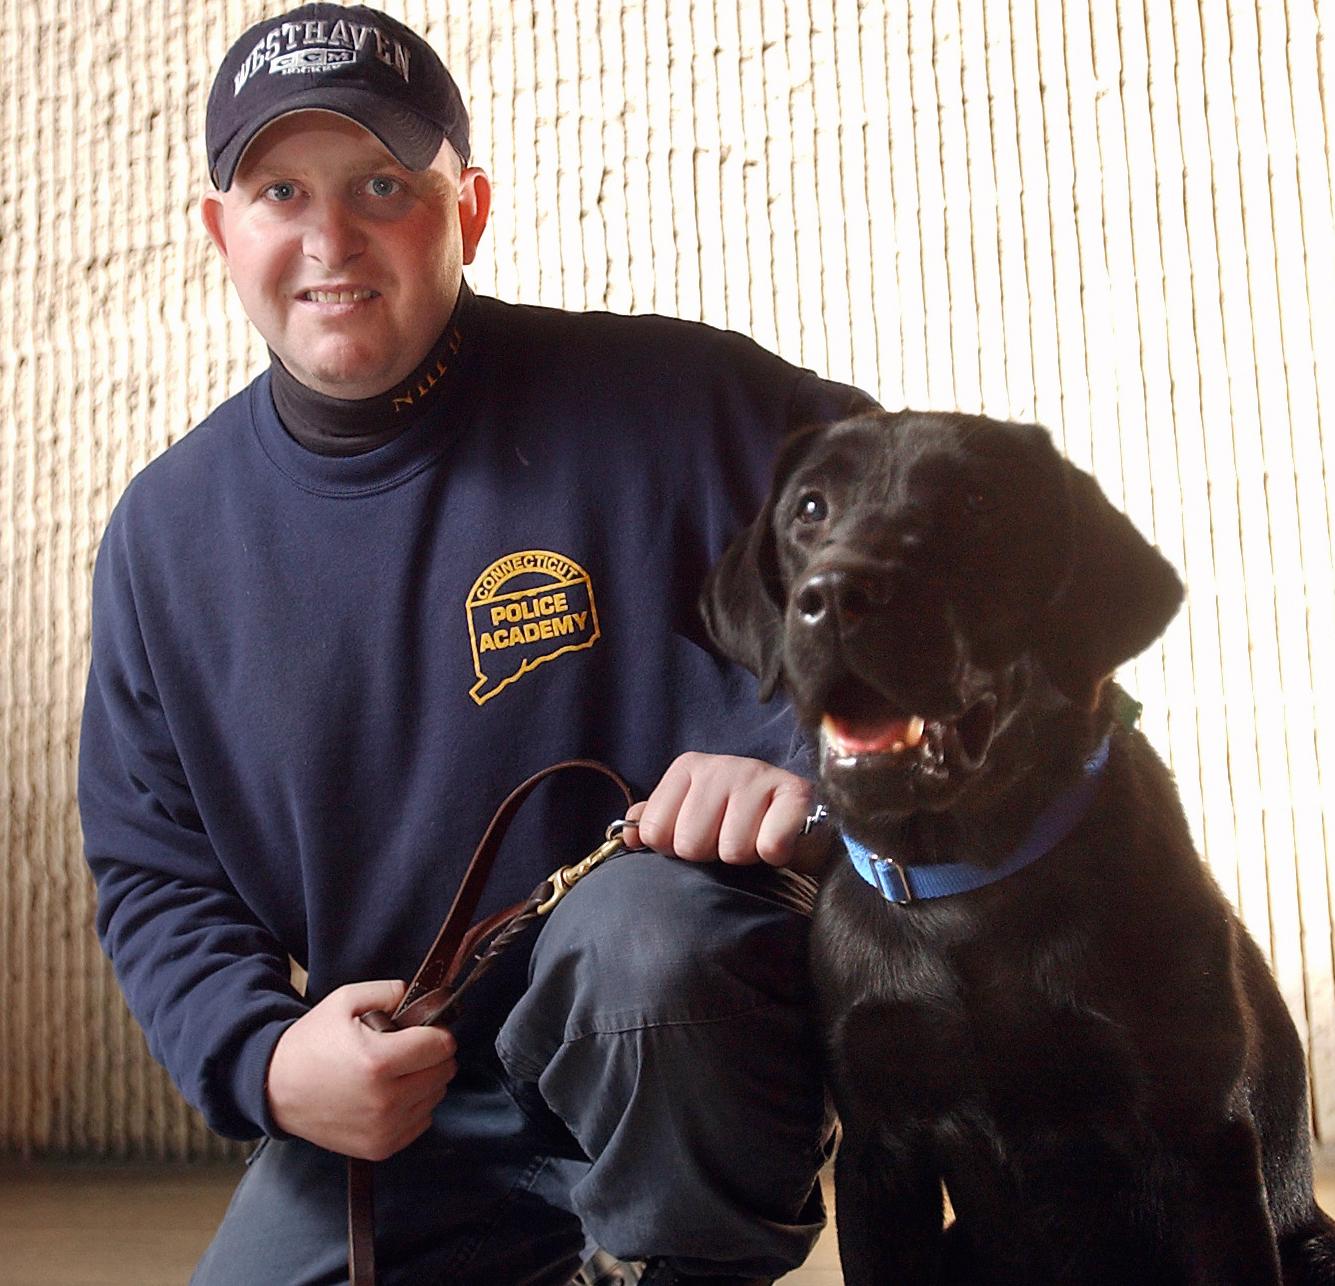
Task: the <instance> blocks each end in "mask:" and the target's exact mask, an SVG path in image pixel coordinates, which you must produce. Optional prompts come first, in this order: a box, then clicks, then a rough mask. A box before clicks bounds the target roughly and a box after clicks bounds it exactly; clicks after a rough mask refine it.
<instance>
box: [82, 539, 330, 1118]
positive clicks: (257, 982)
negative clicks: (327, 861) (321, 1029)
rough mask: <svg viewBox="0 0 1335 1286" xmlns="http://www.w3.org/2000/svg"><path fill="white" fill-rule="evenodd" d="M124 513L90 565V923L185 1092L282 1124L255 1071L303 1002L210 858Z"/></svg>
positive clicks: (86, 747)
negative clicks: (162, 695)
mask: <svg viewBox="0 0 1335 1286" xmlns="http://www.w3.org/2000/svg"><path fill="white" fill-rule="evenodd" d="M132 567H133V559H132V557H131V554H130V550H129V548H128V546H127V537H126V530H125V523H124V522H121V521H118V519H117V517H113V519H112V523H111V525H110V526H109V528H108V531H107V535H106V536H105V538H104V540H103V543H102V547H101V550H100V551H99V554H98V559H97V564H96V568H95V570H94V575H93V641H92V666H91V670H90V674H89V679H88V690H87V696H86V700H85V704H84V714H83V729H82V735H81V738H80V746H79V788H78V790H79V810H80V816H81V819H82V823H83V832H84V848H85V853H86V856H87V860H88V864H89V866H90V868H91V870H92V873H93V877H94V879H95V881H96V884H97V897H98V906H97V932H98V936H99V938H100V939H101V942H102V946H103V949H104V950H105V951H106V953H107V955H108V956H109V957H110V959H111V962H112V965H113V967H114V969H115V972H116V976H117V979H118V981H119V983H120V986H121V989H122V991H123V992H124V994H125V998H126V1000H127V1002H128V1004H129V1006H130V1009H131V1011H132V1013H133V1014H134V1016H135V1018H136V1019H137V1020H138V1022H139V1024H140V1026H141V1027H142V1028H143V1030H144V1033H145V1035H146V1036H147V1038H148V1045H149V1049H150V1051H151V1052H152V1054H153V1056H154V1057H155V1058H156V1059H157V1060H158V1061H159V1062H160V1063H162V1064H163V1065H164V1066H165V1067H166V1069H167V1071H168V1072H169V1074H170V1075H171V1077H172V1079H173V1080H174V1081H175V1083H176V1085H177V1087H178V1088H179V1089H180V1091H181V1093H182V1094H183V1095H184V1096H185V1098H186V1099H187V1100H188V1101H189V1102H190V1103H191V1104H192V1105H193V1106H195V1107H196V1108H198V1109H199V1110H200V1111H201V1112H202V1113H203V1116H204V1119H205V1120H206V1121H207V1123H208V1125H209V1127H210V1128H211V1129H213V1130H215V1131H216V1132H217V1133H219V1134H222V1135H225V1136H227V1137H230V1138H253V1137H255V1136H256V1135H258V1134H281V1131H279V1130H278V1129H277V1128H276V1126H275V1125H274V1122H273V1120H272V1118H271V1116H270V1115H269V1111H268V1106H267V1101H266V1096H265V1077H266V1074H267V1071H268V1065H269V1058H270V1056H271V1055H272V1053H273V1047H274V1045H275V1044H276V1042H277V1040H278V1037H279V1036H280V1035H281V1034H282V1032H283V1031H284V1030H285V1029H286V1027H287V1026H288V1025H289V1024H290V1023H291V1022H293V1021H294V1020H295V1019H296V1018H298V1017H300V1016H301V1014H302V1013H304V1012H305V1011H306V1008H307V1006H306V1004H305V1002H304V1001H303V1000H302V999H301V998H300V997H299V996H298V995H297V994H296V992H295V991H294V990H293V988H292V986H291V983H290V981H289V964H288V958H287V954H286V952H285V951H284V950H283V948H282V946H281V945H280V944H279V943H278V942H277V941H276V939H275V938H274V937H273V935H272V934H271V933H269V932H267V931H266V930H265V929H264V928H263V927H262V925H261V924H260V923H259V922H258V920H257V917H256V916H255V915H254V914H253V912H252V911H251V910H250V909H249V908H248V907H247V906H246V904H245V903H244V902H243V901H242V900H241V898H240V897H239V896H238V894H237V892H236V890H235V888H234V887H233V886H232V883H231V881H230V880H229V879H228V878H227V876H226V874H225V872H224V871H223V869H222V867H221V866H220V864H219V862H218V860H217V857H216V855H215V853H214V851H213V848H212V846H211V844H210V842H209V836H208V833H207V831H206V828H205V827H204V825H203V823H202V821H201V819H200V816H199V813H198V811H197V809H196V807H195V803H194V800H193V798H192V794H191V789H190V782H189V781H188V780H187V777H186V774H185V772H184V770H183V768H182V766H181V762H180V760H179V757H178V755H177V753H176V750H175V747H174V745H173V741H172V734H171V727H170V722H171V720H170V717H169V715H168V712H166V711H165V710H164V709H163V706H162V703H161V701H160V699H159V696H158V692H157V688H156V686H155V683H154V677H153V672H152V666H151V664H150V659H149V656H148V654H147V650H146V648H145V645H144V641H143V635H142V632H141V628H140V622H139V617H138V612H137V610H136V603H135V595H134V586H133V577H132V574H131V569H132Z"/></svg>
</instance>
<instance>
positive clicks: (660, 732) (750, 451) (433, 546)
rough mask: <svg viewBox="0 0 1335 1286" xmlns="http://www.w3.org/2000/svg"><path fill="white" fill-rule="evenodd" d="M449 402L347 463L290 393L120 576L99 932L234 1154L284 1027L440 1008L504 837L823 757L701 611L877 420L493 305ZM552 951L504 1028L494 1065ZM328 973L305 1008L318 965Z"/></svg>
mask: <svg viewBox="0 0 1335 1286" xmlns="http://www.w3.org/2000/svg"><path fill="white" fill-rule="evenodd" d="M457 321H458V324H459V340H460V342H459V343H458V345H457V351H454V352H453V353H452V354H451V355H450V357H449V358H448V359H447V361H445V362H443V363H442V369H441V370H440V371H439V372H438V373H437V378H436V379H435V380H434V381H433V382H432V383H430V384H429V385H428V384H424V385H423V386H422V388H421V396H423V397H430V398H432V399H434V400H435V401H436V403H437V407H438V409H437V411H436V413H434V414H432V415H425V416H420V417H419V418H417V419H416V420H415V421H414V423H413V424H412V426H411V427H410V428H409V429H408V430H407V431H405V432H404V433H403V434H402V435H400V436H399V437H397V438H395V439H394V440H393V441H391V442H390V443H389V444H388V445H385V446H382V447H379V448H377V449H376V450H373V451H370V452H368V453H366V454H364V455H360V456H356V457H352V458H337V457H329V456H322V455H317V454H315V453H314V452H311V451H308V450H307V449H305V448H304V447H301V446H299V445H298V444H297V443H296V442H295V441H294V440H293V439H292V438H291V437H290V436H288V434H287V433H286V432H285V430H284V428H283V426H282V423H281V421H280V420H279V418H278V416H277V414H276V412H275V409H274V405H273V400H272V398H271V396H270V392H269V379H270V377H269V375H268V373H267V372H266V373H265V374H264V375H262V376H260V377H259V378H258V379H257V380H256V381H255V382H254V383H252V384H251V385H250V386H249V387H248V388H246V389H245V390H244V391H243V392H241V393H240V394H239V395H237V396H236V397H234V398H232V399H231V400H229V401H228V402H226V403H224V404H223V405H222V406H220V407H219V408H218V409H217V410H216V411H215V412H214V414H213V415H211V416H210V417H209V418H208V419H207V420H206V421H205V422H204V423H203V424H201V425H199V426H198V427H197V428H196V429H194V430H193V431H192V432H191V433H189V434H187V435H186V436H185V437H184V438H183V439H182V440H181V441H180V442H178V443H176V444H175V445H174V446H172V447H171V448H170V449H169V450H167V451H166V452H165V453H164V454H163V455H161V456H160V457H159V458H158V459H156V460H155V461H153V462H152V463H151V464H150V465H149V466H148V467H147V468H145V469H144V470H143V471H142V472H141V473H140V474H139V475H138V476H137V477H136V478H135V480H134V481H133V482H132V483H131V485H130V487H129V488H128V489H127V491H126V493H125V495H124V497H123V498H122V500H121V502H120V504H119V505H118V506H117V508H116V510H115V513H114V514H113V516H112V518H111V521H110V524H109V526H108V529H107V532H106V535H105V537H104V539H103V542H102V547H101V550H100V553H99V555H98V560H97V566H96V571H95V575H94V587H93V657H92V668H91V674H90V678H89V684H88V692H87V700H86V705H85V711H84V722H83V736H82V743H81V746H80V770H79V802H80V808H81V812H82V818H83V827H84V837H85V845H86V851H87V856H88V861H89V864H90V866H91V868H92V871H93V874H94V876H95V878H96V881H97V886H98V899H99V902H98V916H97V928H98V932H99V935H100V937H101V939H102V942H103V945H104V947H105V949H106V951H107V953H108V954H109V956H110V958H111V960H112V962H113V964H114V967H115V970H116V973H117V976H118V979H119V981H120V984H121V987H122V989H123V990H124V993H125V996H126V998H127V1000H128V1002H129V1004H130V1007H131V1009H132V1010H133V1012H134V1014H135V1016H136V1018H137V1019H138V1021H139V1022H140V1024H141V1025H142V1026H143V1028H144V1031H145V1032H146V1034H147V1037H148V1041H149V1046H150V1048H151V1050H152V1052H153V1054H154V1056H155V1057H156V1058H157V1059H159V1061H161V1062H162V1063H163V1064H164V1065H165V1066H166V1067H167V1069H168V1071H169V1072H170V1074H171V1075H172V1077H173V1079H174V1080H175V1081H176V1083H177V1085H178V1086H179V1087H180V1089H181V1091H182V1092H183V1094H184V1095H185V1097H186V1098H187V1099H188V1100H189V1101H190V1102H191V1103H192V1104H194V1105H195V1106H196V1107H198V1108H199V1109H201V1111H202V1112H203V1114H204V1116H205V1118H206V1120H207V1121H208V1123H209V1125H210V1126H211V1127H212V1128H213V1129H215V1130H216V1131H218V1132H219V1133H221V1134H224V1135H229V1136H233V1137H242V1138H244V1137H253V1136H254V1135H256V1134H257V1133H264V1132H269V1133H277V1130H276V1127H275V1126H274V1124H273V1121H272V1119H271V1118H270V1116H269V1113H268V1110H267V1106H266V1103H265V1094H264V1079H265V1074H266V1069H267V1066H268V1061H269V1057H270V1055H271V1054H272V1051H273V1047H274V1044H275V1042H276V1041H277V1039H278V1037H279V1036H280V1035H281V1033H282V1031H283V1030H284V1028H285V1027H286V1026H287V1025H288V1024H289V1023H291V1022H292V1021H294V1020H295V1019H296V1018H298V1017H299V1016H300V1015H301V1014H302V1013H303V1012H305V1010H306V1008H307V1007H308V1006H309V1005H310V1004H311V1003H312V1002H314V1001H316V1000H318V999H320V998H321V997H322V996H324V995H327V994H328V993H329V992H330V991H332V990H333V989H334V988H336V987H338V986H340V985H341V984H343V983H347V982H351V981H357V980H363V979H370V978H387V977H397V978H407V977H410V976H411V974H412V972H413V970H414V969H415V967H416V965H417V963H418V961H419V960H420V958H421V956H422V955H423V953H424V952H425V950H426V949H427V947H428V946H429V945H430V943H431V940H432V938H433V937H434V935H435V932H436V930H437V928H438V927H439V925H440V922H441V920H442V918H443V916H444V914H445V912H446V910H447V909H448V906H449V903H450V900H451V898H452V897H453V894H454V892H455V889H456V887H457V885H458V882H459V879H460V877H461V875H462V871H463V867H464V865H465V863H466V861H467V859H468V856H469V854H470V852H471V850H472V847H473V845H474V843H475V842H476V841H477V839H478V837H479V836H480V834H481V831H482V828H483V827H484V826H485V824H486V821H487V819H488V818H489V816H490V814H491V812H492V810H493V808H494V807H495V806H496V804H497V803H499V801H500V800H501V799H502V798H503V797H504V796H505V795H506V794H507V793H508V792H509V790H510V789H511V788H512V787H513V786H515V785H516V784H517V783H518V782H520V781H521V780H523V779H524V778H525V777H526V776H528V775H529V774H530V773H532V772H534V771H535V770H537V769H539V768H541V767H544V766H546V765H547V764H549V763H552V762H554V761H556V760H560V759H566V758H569V757H572V756H591V757H594V758H598V759H602V760H604V761H606V762H608V763H610V764H611V765H612V766H614V767H615V768H617V769H618V770H619V771H620V772H622V773H623V774H624V775H625V776H626V777H627V778H628V779H629V780H630V782H631V783H632V785H633V786H634V787H635V789H636V790H637V792H638V794H639V796H640V797H644V796H645V795H647V794H648V792H649V791H650V790H651V789H652V788H653V786H654V785H655V784H656V783H657V781H658V779H659V777H660V776H661V775H662V773H663V771H664V770H665V769H666V767H667V766H668V764H669V763H670V762H671V760H672V759H673V758H674V757H675V756H676V755H678V754H679V753H681V752H682V751H684V750H689V749H694V750H706V751H713V752H719V753H731V754H742V755H751V756H755V757H758V758H764V759H768V760H770V761H771V762H776V763H783V762H787V761H788V759H789V757H790V755H791V754H792V752H793V746H794V732H793V726H792V723H791V721H790V719H789V717H788V715H787V713H786V711H784V710H783V709H781V708H780V707H779V706H778V705H777V704H774V703H771V704H770V705H769V706H761V705H760V704H759V703H758V702H757V700H756V693H755V686H754V682H753V681H752V679H751V678H750V676H749V675H746V674H745V673H744V672H742V671H741V670H739V669H738V668H736V667H735V666H732V665H731V664H729V663H726V662H724V661H722V660H720V659H719V658H718V657H717V656H715V655H713V654H712V653H711V651H710V650H709V647H708V643H707V641H706V639H705V638H704V636H703V633H702V628H701V625H700V622H699V618H698V615H697V612H696V607H695V600H696V597H697V595H698V592H699V588H700V585H701V581H702V579H703V576H704V574H705V572H706V570H707V569H708V567H709V566H710V565H711V563H712V562H713V561H714V560H715V559H716V558H717V556H718V555H719V554H720V552H721V551H722V549H723V546H724V544H725V543H726V541H727V539H728V538H729V536H730V535H731V534H732V533H733V532H734V531H735V530H736V529H737V528H738V527H739V526H740V525H741V524H742V523H743V522H745V521H746V520H748V519H749V518H750V516H751V515H752V514H753V513H754V512H755V511H756V509H757V508H758V506H759V504H760V502H761V500H762V498H763V495H764V491H765V487H766V484H767V480H768V473H769V466H770V461H771V458H772V455H773V452H774V448H775V446H776V443H777V442H778V441H779V439H780V438H781V437H782V436H783V435H784V434H785V433H786V432H787V431H788V430H790V429H791V428H794V427H797V426H800V425H802V424H805V423H811V422H814V421H816V420H825V419H832V418H836V417H838V416H840V415H843V414H847V413H848V412H849V411H850V410H851V409H853V407H854V405H855V403H856V402H857V400H858V398H859V396H860V395H858V394H856V393H855V392H854V391H853V390H850V389H848V388H846V387H844V386H841V385H835V384H829V383H825V382H822V381H820V380H818V379H816V377H815V376H813V375H812V374H811V373H810V372H806V371H801V370H798V369H796V368H794V367H792V366H789V365H787V364H786V363H784V362H782V361H780V360H779V359H778V358H776V357H774V356H773V355H771V354H769V353H767V352H765V351H764V350H762V349H760V348H758V347H757V346H756V345H755V344H753V343H752V342H751V341H749V340H747V339H744V338H742V337H740V336H738V335H734V334H729V333H721V332H718V331H715V330H712V329H710V328H708V327H705V326H700V325H695V324H689V323H683V322H677V321H670V320H667V319H664V318H658V317H644V318H624V317H613V316H608V315H604V314H566V313H560V312H555V311H551V310H546V309H539V308H529V307H519V306H513V305H507V304H503V303H500V302H497V301H495V300H490V299H483V298H474V297H471V296H469V295H468V294H467V293H465V295H464V297H463V299H462V301H461V304H460V309H459V314H458V317H457ZM620 810H621V805H620V804H619V801H618V797H617V796H616V795H615V794H614V793H613V792H612V791H611V790H610V789H604V788H602V787H599V786H596V785H593V784H591V782H590V781H588V780H580V781H578V782H576V781H573V780H568V781H558V782H556V783H553V784H551V785H549V786H544V787H543V788H542V790H541V791H540V792H539V794H538V796H536V797H535V799H534V800H532V801H531V802H530V803H529V804H528V805H527V806H526V808H525V810H524V811H523V812H522V813H521V815H520V817H519V820H518V821H517V822H516V824H515V826H514V827H513V829H512V831H511V835H510V838H509V840H508V841H507V844H506V847H505V849H504V851H503V853H502V856H501V858H500V860H499V861H498V863H497V865H496V867H495V870H494V872H493V874H492V877H491V880H490V883H489V885H488V889H487V894H486V898H485V902H484V905H483V907H482V908H481V911H482V912H483V913H485V912H488V911H490V910H494V909H496V908H498V907H500V906H503V905H505V904H507V903H509V902H513V901H517V900H519V899H520V898H522V897H524V896H525V895H526V894H527V893H528V892H529V891H530V890H531V889H532V888H533V887H534V886H535V885H536V884H537V883H538V882H539V880H541V879H542V877H543V876H545V875H546V874H548V873H549V872H550V871H551V870H552V869H553V868H554V867H555V866H558V865H561V864H563V863H566V862H570V861H573V860H575V859H577V858H578V857H581V856H583V855H584V853H586V852H587V851H588V850H589V849H591V848H592V847H594V845H595V844H596V843H597V842H598V840H599V839H600V836H601V831H602V829H603V827H604V826H605V825H606V823H607V822H608V821H609V820H610V819H611V818H612V817H614V816H617V815H619V813H620ZM520 954H521V953H516V959H514V960H512V961H510V962H509V963H508V965H507V968H505V969H500V970H498V971H497V972H496V975H495V979H494V981H493V979H491V978H489V979H488V980H487V984H488V985H487V988H486V989H483V988H479V990H478V993H475V994H474V995H472V996H470V1002H469V1006H468V1010H467V1013H466V1015H465V1018H464V1019H463V1020H462V1021H461V1023H460V1024H459V1025H458V1026H457V1027H456V1032H457V1034H458V1035H459V1038H460V1041H461V1045H464V1046H467V1045H468V1044H469V1043H470V1042H473V1043H474V1044H477V1043H487V1042H489V1039H490V1037H491V1035H492V1034H494V1032H495V1030H496V1029H497V1028H498V1027H499V1024H500V1022H501V1020H502V1019H503V1017H504V1013H505V1011H506V1009H507V1007H508V1005H509V1004H510V1003H511V1002H512V1000H513V997H514V994H515V988H517V987H518V986H521V985H522V973H523V961H522V959H519V958H518V957H519V955H520ZM289 955H291V956H292V957H293V958H295V959H296V960H297V961H298V962H299V963H300V964H301V965H303V966H304V967H305V968H306V969H307V970H308V971H309V982H308V990H307V993H306V996H305V997H302V996H299V995H298V994H297V993H296V992H295V991H294V990H293V989H292V987H291V985H290V982H289V963H288V956H289Z"/></svg>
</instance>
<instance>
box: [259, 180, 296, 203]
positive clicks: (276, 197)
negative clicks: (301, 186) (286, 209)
mask: <svg viewBox="0 0 1335 1286" xmlns="http://www.w3.org/2000/svg"><path fill="white" fill-rule="evenodd" d="M264 195H265V196H266V197H268V198H269V200H270V201H280V202H281V201H290V200H292V198H293V197H294V196H296V195H297V185H296V184H295V183H288V182H287V181H286V180H283V181H282V182H279V183H270V184H269V186H268V187H267V188H265V189H264Z"/></svg>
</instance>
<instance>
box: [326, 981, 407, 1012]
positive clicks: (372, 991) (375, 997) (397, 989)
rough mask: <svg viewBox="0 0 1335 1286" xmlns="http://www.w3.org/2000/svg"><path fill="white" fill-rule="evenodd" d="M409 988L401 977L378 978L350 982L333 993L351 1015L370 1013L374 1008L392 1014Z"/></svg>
mask: <svg viewBox="0 0 1335 1286" xmlns="http://www.w3.org/2000/svg"><path fill="white" fill-rule="evenodd" d="M407 990H408V984H407V983H406V982H403V981H402V980H401V979H399V978H378V979H374V980H373V981H371V982H350V983H348V984H346V985H345V986H342V987H339V988H338V990H337V991H336V992H334V993H333V994H334V995H336V996H338V997H339V999H340V1001H341V1002H342V1004H343V1005H344V1006H345V1007H346V1012H347V1013H348V1015H349V1016H350V1017H353V1018H355V1017H357V1016H358V1015H359V1014H365V1013H369V1012H370V1011H371V1010H373V1009H380V1010H383V1011H384V1012H385V1013H387V1014H392V1013H393V1012H394V1010H395V1009H396V1008H397V1006H398V1003H399V1001H401V1000H402V999H403V995H404V993H405V992H406V991H407Z"/></svg>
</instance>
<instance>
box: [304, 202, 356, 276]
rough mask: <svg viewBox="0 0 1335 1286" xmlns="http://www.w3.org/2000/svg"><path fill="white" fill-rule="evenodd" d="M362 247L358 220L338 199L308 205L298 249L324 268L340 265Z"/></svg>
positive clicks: (338, 266)
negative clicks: (307, 215) (307, 213)
mask: <svg viewBox="0 0 1335 1286" xmlns="http://www.w3.org/2000/svg"><path fill="white" fill-rule="evenodd" d="M365 248H366V234H365V232H364V230H363V229H362V226H361V223H360V221H359V220H358V219H357V218H356V217H355V216H354V214H353V213H352V211H350V210H348V209H347V207H346V206H345V205H344V204H343V203H342V202H341V201H321V202H319V203H317V204H312V206H311V208H310V211H309V217H308V222H307V225H306V230H305V234H304V236H303V237H302V250H303V251H304V252H305V254H306V255H307V257H308V258H311V259H315V260H317V261H318V262H319V263H321V264H323V265H324V266H325V267H326V268H340V267H342V266H343V265H344V264H345V263H347V262H348V261H349V260H350V259H355V258H356V257H357V255H359V254H361V252H362V251H363V250H364V249H365Z"/></svg>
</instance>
